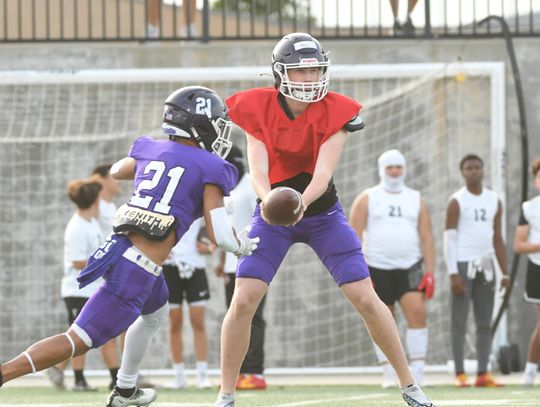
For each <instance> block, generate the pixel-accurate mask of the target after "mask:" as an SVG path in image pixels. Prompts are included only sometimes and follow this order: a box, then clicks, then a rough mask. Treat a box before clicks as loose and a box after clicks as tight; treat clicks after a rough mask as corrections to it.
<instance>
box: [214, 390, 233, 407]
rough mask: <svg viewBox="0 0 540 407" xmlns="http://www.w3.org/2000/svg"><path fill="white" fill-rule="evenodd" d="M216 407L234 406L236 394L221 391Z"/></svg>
mask: <svg viewBox="0 0 540 407" xmlns="http://www.w3.org/2000/svg"><path fill="white" fill-rule="evenodd" d="M214 407H234V396H233V395H232V394H228V393H219V394H218V398H217V401H216V404H214Z"/></svg>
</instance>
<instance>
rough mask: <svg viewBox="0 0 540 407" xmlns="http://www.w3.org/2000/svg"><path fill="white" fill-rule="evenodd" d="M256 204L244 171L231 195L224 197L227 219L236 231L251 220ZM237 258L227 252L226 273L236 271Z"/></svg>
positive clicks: (254, 194) (247, 176) (254, 195)
mask: <svg viewBox="0 0 540 407" xmlns="http://www.w3.org/2000/svg"><path fill="white" fill-rule="evenodd" d="M256 206H257V194H256V193H255V191H254V190H253V186H252V185H251V180H250V179H249V174H248V173H246V174H244V176H243V177H242V179H241V180H240V182H239V183H238V185H237V186H236V187H235V188H234V189H233V190H232V191H231V195H230V196H228V197H226V198H225V208H227V213H228V214H229V219H230V220H231V223H232V225H233V226H234V228H235V230H236V231H237V232H240V231H241V230H242V229H244V228H245V227H246V226H247V225H249V224H250V222H251V217H252V216H253V211H254V210H255V207H256ZM237 263H238V259H237V258H236V256H235V255H234V254H232V253H229V252H227V254H226V257H225V267H224V270H225V272H226V273H234V272H236V264H237Z"/></svg>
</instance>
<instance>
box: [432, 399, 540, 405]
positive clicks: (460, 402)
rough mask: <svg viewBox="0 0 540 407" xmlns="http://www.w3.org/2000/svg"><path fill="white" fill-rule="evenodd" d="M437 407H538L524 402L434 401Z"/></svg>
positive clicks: (533, 403) (532, 402)
mask: <svg viewBox="0 0 540 407" xmlns="http://www.w3.org/2000/svg"><path fill="white" fill-rule="evenodd" d="M435 402H436V403H437V406H538V401H533V400H529V401H525V400H501V399H498V400H435Z"/></svg>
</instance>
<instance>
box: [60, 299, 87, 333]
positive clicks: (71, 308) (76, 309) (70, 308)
mask: <svg viewBox="0 0 540 407" xmlns="http://www.w3.org/2000/svg"><path fill="white" fill-rule="evenodd" d="M86 301H88V298H83V297H64V304H66V308H67V312H68V323H69V326H71V325H72V324H73V322H74V321H75V319H77V315H79V314H80V312H81V310H82V309H83V307H84V304H86Z"/></svg>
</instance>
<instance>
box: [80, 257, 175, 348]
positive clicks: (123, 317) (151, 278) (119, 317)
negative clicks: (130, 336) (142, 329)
mask: <svg viewBox="0 0 540 407" xmlns="http://www.w3.org/2000/svg"><path fill="white" fill-rule="evenodd" d="M111 250H115V247H114V246H113V247H112V248H111ZM103 278H104V279H105V282H104V283H103V285H102V286H101V287H100V288H99V290H98V291H97V292H96V293H95V294H94V295H92V296H91V297H90V299H89V300H88V301H87V303H86V304H85V306H84V307H83V309H82V311H81V313H80V314H79V316H78V317H77V319H76V320H75V325H77V326H78V327H79V328H81V329H82V330H83V331H84V332H86V334H87V335H88V336H89V337H90V339H91V340H92V347H93V348H99V347H100V346H101V345H103V344H104V343H106V342H108V341H109V340H110V339H112V338H115V337H117V336H118V335H120V334H121V333H122V332H124V331H126V330H127V329H128V328H129V326H130V325H131V324H132V323H133V322H135V320H136V319H137V317H138V316H139V315H141V314H143V315H147V314H151V313H153V312H154V311H157V310H158V309H159V308H161V307H162V306H163V305H165V303H166V302H167V300H168V298H169V291H168V289H167V284H165V279H164V278H163V273H161V274H159V276H156V275H154V274H152V273H149V272H148V271H146V270H145V269H144V268H142V267H140V266H139V265H137V264H135V263H133V262H131V261H130V260H127V259H126V258H124V257H120V258H119V260H118V261H117V262H116V263H115V264H114V266H113V267H112V268H111V269H110V270H108V271H107V272H106V273H105V274H103Z"/></svg>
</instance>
